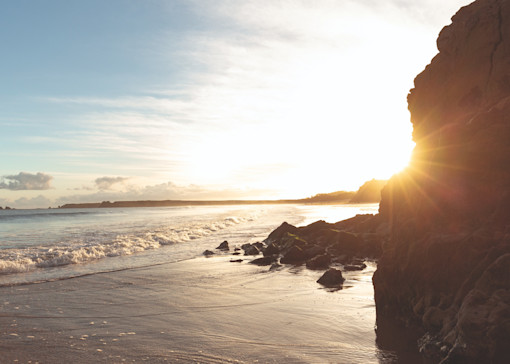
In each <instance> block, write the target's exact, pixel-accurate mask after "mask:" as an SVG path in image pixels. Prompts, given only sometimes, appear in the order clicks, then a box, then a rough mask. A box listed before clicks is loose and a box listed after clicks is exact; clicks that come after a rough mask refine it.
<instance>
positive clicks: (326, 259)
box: [306, 254, 331, 269]
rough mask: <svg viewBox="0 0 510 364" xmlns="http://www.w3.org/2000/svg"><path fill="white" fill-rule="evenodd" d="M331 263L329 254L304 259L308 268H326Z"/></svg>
mask: <svg viewBox="0 0 510 364" xmlns="http://www.w3.org/2000/svg"><path fill="white" fill-rule="evenodd" d="M330 264H331V256H330V255H329V254H323V255H317V256H315V257H313V258H311V259H309V260H307V261H306V267H307V268H308V269H328V268H329V265H330Z"/></svg>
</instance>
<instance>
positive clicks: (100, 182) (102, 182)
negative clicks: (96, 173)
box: [94, 177, 129, 191]
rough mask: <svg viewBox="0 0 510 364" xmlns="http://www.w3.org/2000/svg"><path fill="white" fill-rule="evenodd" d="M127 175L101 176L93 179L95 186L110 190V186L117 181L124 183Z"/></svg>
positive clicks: (102, 189) (117, 182)
mask: <svg viewBox="0 0 510 364" xmlns="http://www.w3.org/2000/svg"><path fill="white" fill-rule="evenodd" d="M128 179H129V178H128V177H101V178H96V180H95V181H94V182H95V183H96V187H97V188H98V189H99V190H101V191H104V190H111V189H112V187H113V186H114V185H116V184H119V183H124V182H126V181H127V180H128Z"/></svg>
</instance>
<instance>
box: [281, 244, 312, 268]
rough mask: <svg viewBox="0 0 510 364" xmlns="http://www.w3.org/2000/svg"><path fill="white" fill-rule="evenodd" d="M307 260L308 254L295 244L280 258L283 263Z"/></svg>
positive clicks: (297, 262) (296, 262)
mask: <svg viewBox="0 0 510 364" xmlns="http://www.w3.org/2000/svg"><path fill="white" fill-rule="evenodd" d="M305 260H306V254H305V252H304V251H303V249H301V248H300V247H299V246H293V247H291V248H290V249H289V251H288V252H287V253H286V254H285V255H284V256H283V257H282V258H281V259H280V263H282V264H301V263H303V262H304V261H305Z"/></svg>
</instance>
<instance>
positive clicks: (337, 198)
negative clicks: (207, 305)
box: [59, 179, 387, 209]
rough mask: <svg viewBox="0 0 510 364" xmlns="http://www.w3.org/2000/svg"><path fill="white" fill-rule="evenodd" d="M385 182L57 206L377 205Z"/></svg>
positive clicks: (376, 181) (373, 181)
mask: <svg viewBox="0 0 510 364" xmlns="http://www.w3.org/2000/svg"><path fill="white" fill-rule="evenodd" d="M386 182H387V181H386V180H376V179H372V180H370V181H367V182H365V183H364V184H363V185H362V186H361V187H360V188H359V189H358V191H337V192H331V193H320V194H317V195H315V196H312V197H308V198H302V199H285V200H145V201H114V202H111V201H103V202H92V203H69V204H65V205H62V206H59V208H61V209H71V208H114V207H124V208H125V207H168V206H212V205H220V206H221V205H268V204H340V203H379V201H380V200H381V190H382V189H383V188H384V186H385V185H386Z"/></svg>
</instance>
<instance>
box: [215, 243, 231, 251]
mask: <svg viewBox="0 0 510 364" xmlns="http://www.w3.org/2000/svg"><path fill="white" fill-rule="evenodd" d="M216 249H219V250H222V251H229V250H230V248H229V246H228V241H226V240H225V241H224V242H223V243H221V244H220V245H218V246H217V247H216Z"/></svg>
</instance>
